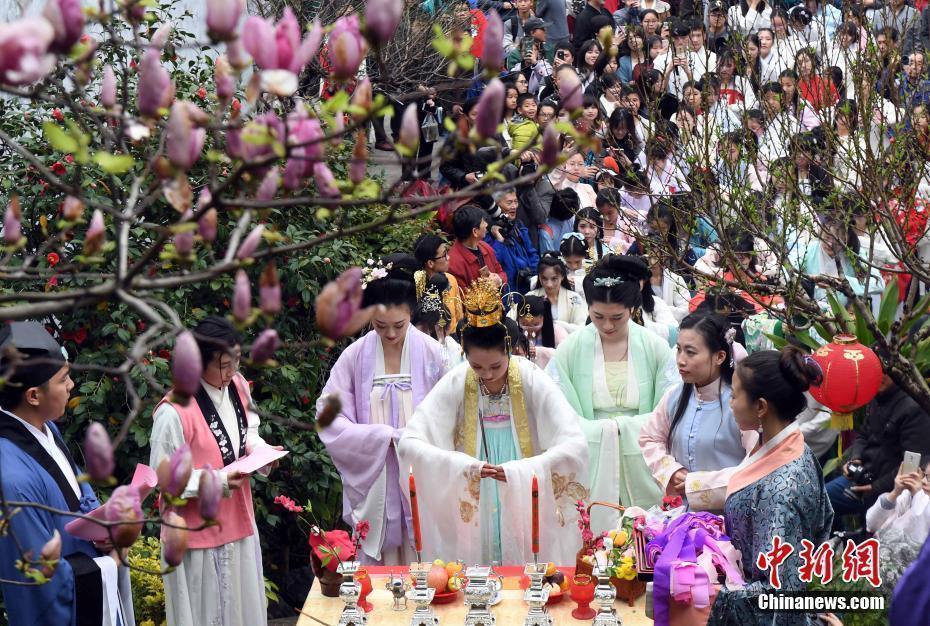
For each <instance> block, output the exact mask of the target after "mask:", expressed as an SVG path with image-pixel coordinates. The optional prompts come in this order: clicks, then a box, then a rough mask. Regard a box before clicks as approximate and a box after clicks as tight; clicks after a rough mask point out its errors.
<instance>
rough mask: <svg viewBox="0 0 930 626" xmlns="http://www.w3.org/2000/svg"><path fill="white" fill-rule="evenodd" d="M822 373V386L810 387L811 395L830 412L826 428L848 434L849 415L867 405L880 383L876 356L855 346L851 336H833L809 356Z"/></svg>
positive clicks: (879, 365)
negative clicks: (831, 412) (828, 424)
mask: <svg viewBox="0 0 930 626" xmlns="http://www.w3.org/2000/svg"><path fill="white" fill-rule="evenodd" d="M813 358H814V360H815V361H817V364H818V365H820V369H822V370H823V382H822V383H821V384H820V386H818V387H811V395H812V396H814V399H815V400H817V402H820V403H821V404H823V405H824V406H826V407H827V408H828V409H830V410H831V411H833V414H832V415H831V417H830V427H831V428H833V429H834V430H839V431H844V430H852V427H853V419H852V412H853V411H855V410H856V409H858V408H859V407H862V406H865V405H866V404H868V403H869V402H870V401H871V400H872V398H874V397H875V394H877V393H878V387H879V385H880V384H881V382H882V363H881V361H879V359H878V356H876V354H875V353H874V352H872V349H871V348H868V347H866V346H864V345H862V344H861V343H859V342H858V340H857V339H856V336H855V335H837V336H835V337H834V338H833V341H832V342H831V343H828V344H826V345H824V346H820V348H818V349H817V350H816V351H815V352H814V356H813Z"/></svg>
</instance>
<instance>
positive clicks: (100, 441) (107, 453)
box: [84, 422, 115, 481]
mask: <svg viewBox="0 0 930 626" xmlns="http://www.w3.org/2000/svg"><path fill="white" fill-rule="evenodd" d="M84 462H85V466H86V467H85V469H86V470H87V474H88V475H89V476H90V477H91V478H92V479H93V480H95V481H103V480H106V479H108V478H109V477H110V476H112V475H113V467H114V465H115V463H114V461H113V443H112V442H111V441H110V435H109V433H107V429H106V428H104V427H103V424H101V423H100V422H91V423H90V426H88V427H87V433H86V434H85V435H84Z"/></svg>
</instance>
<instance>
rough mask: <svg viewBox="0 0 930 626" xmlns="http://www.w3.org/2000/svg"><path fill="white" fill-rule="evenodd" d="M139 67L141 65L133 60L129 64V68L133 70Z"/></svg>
mask: <svg viewBox="0 0 930 626" xmlns="http://www.w3.org/2000/svg"><path fill="white" fill-rule="evenodd" d="M138 66H139V64H138V63H136V62H135V60H132V61H130V62H129V67H130V68H131V69H136V67H138Z"/></svg>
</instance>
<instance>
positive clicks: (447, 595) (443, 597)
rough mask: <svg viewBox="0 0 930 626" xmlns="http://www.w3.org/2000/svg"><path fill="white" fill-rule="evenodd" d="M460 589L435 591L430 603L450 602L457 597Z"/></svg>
mask: <svg viewBox="0 0 930 626" xmlns="http://www.w3.org/2000/svg"><path fill="white" fill-rule="evenodd" d="M459 593H461V592H460V591H444V592H442V593H439V592H438V591H437V592H436V595H434V596H433V601H432V602H431V603H430V604H451V603H452V602H455V600H456V598H458V596H459Z"/></svg>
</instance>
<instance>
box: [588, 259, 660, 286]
mask: <svg viewBox="0 0 930 626" xmlns="http://www.w3.org/2000/svg"><path fill="white" fill-rule="evenodd" d="M595 269H597V270H601V271H602V272H604V273H608V274H612V275H615V276H619V277H620V278H622V279H623V280H646V279H647V278H649V277H650V276H651V275H652V272H651V271H650V270H649V265H647V264H646V261H645V260H644V259H643V258H642V257H639V256H633V255H630V254H607V255H605V256H604V257H602V258H601V260H600V261H598V262H597V264H596V265H595Z"/></svg>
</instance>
